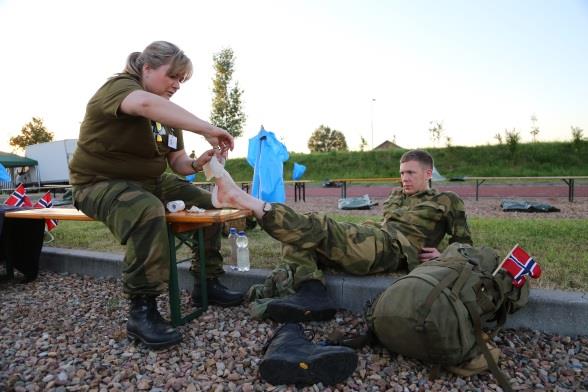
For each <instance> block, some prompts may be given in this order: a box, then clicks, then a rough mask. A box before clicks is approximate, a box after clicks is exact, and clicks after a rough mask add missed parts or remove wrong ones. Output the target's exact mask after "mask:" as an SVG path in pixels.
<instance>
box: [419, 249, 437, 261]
mask: <svg viewBox="0 0 588 392" xmlns="http://www.w3.org/2000/svg"><path fill="white" fill-rule="evenodd" d="M440 254H441V253H440V252H439V251H438V250H437V248H423V249H421V253H419V260H420V261H421V263H424V262H425V261H429V260H431V259H434V258H435V257H439V255H440Z"/></svg>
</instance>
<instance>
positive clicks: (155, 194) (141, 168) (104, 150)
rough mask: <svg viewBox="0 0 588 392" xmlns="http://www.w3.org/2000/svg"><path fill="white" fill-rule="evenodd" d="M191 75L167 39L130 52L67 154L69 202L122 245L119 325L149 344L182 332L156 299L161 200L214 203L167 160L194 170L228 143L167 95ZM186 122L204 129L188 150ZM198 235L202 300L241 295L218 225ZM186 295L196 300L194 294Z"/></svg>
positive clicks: (162, 270) (161, 262) (162, 276)
mask: <svg viewBox="0 0 588 392" xmlns="http://www.w3.org/2000/svg"><path fill="white" fill-rule="evenodd" d="M191 75H192V63H191V61H190V59H189V58H188V57H187V56H186V55H185V54H184V52H183V51H181V50H180V49H179V48H178V47H177V46H175V45H174V44H171V43H169V42H165V41H156V42H153V43H151V44H150V45H149V46H147V47H146V48H145V50H143V52H134V53H131V54H130V55H129V56H128V59H127V64H126V67H125V69H124V71H123V72H122V73H119V74H116V75H114V76H113V77H111V78H110V79H108V80H107V81H106V83H104V84H103V85H102V86H101V87H100V88H99V89H98V91H97V92H96V93H95V94H94V96H93V97H92V98H91V99H90V101H89V102H88V105H87V107H86V114H85V117H84V120H83V122H82V124H81V127H80V135H79V139H78V145H77V149H76V151H75V153H74V155H73V157H72V159H71V161H70V183H71V184H72V186H73V196H74V205H75V206H76V207H77V208H78V209H80V210H81V211H83V212H84V213H85V214H87V215H89V216H91V217H93V218H94V219H96V220H99V221H102V222H104V223H105V224H106V225H107V226H108V228H109V229H110V231H111V232H112V233H113V234H114V235H115V237H116V238H117V239H118V240H119V241H120V242H121V244H126V245H127V247H126V254H125V258H124V268H123V290H124V292H125V293H126V294H127V295H128V296H129V297H130V300H131V305H130V315H129V320H128V323H127V331H128V333H129V336H133V337H136V338H138V339H140V340H141V341H143V342H144V343H145V344H147V345H148V346H150V347H153V348H160V347H165V346H169V345H173V344H177V343H179V342H180V340H181V337H180V335H179V333H178V332H177V331H176V330H175V329H174V328H173V327H172V326H171V324H169V323H168V322H167V321H166V320H164V319H163V318H162V317H161V315H160V314H159V312H158V310H157V305H156V301H155V298H156V297H157V296H158V295H159V294H160V293H161V292H163V291H165V288H166V284H167V280H168V276H169V271H168V269H169V249H168V247H169V245H168V239H167V229H166V222H165V210H164V203H167V202H168V201H171V200H183V201H184V202H185V203H186V207H188V208H189V207H191V206H192V205H195V206H198V207H200V208H205V209H210V208H214V207H213V205H212V203H211V196H210V193H209V192H207V191H204V190H202V189H200V188H198V187H196V186H194V185H192V184H190V183H188V182H187V181H185V180H183V179H181V178H180V177H178V176H177V175H175V174H172V173H169V172H166V168H167V167H168V166H169V168H171V170H172V171H173V172H175V173H177V174H180V175H190V174H194V173H196V172H199V171H201V170H202V167H203V165H204V164H206V163H207V162H208V161H209V160H210V159H211V157H212V156H214V155H218V156H221V155H224V156H226V154H227V152H228V150H232V149H233V147H234V140H233V137H232V136H231V135H230V134H229V133H228V132H227V131H226V130H224V129H222V128H219V127H216V126H214V125H212V124H209V123H208V122H206V121H203V120H201V119H200V118H198V117H196V116H195V115H193V114H192V113H190V112H189V111H187V110H185V109H183V108H182V107H180V106H178V105H176V104H174V103H173V102H171V101H170V99H171V98H172V96H173V95H174V94H175V93H176V92H177V91H178V90H179V89H180V86H181V84H182V83H183V82H185V81H187V80H188V79H190V77H191ZM185 131H188V132H193V133H196V134H199V135H202V136H204V138H205V139H206V141H207V142H208V143H209V144H210V145H211V146H212V148H211V149H210V150H208V151H206V152H205V153H204V154H202V155H201V156H200V157H198V158H196V159H194V158H190V157H189V156H188V155H187V154H186V151H185V150H184V141H183V135H182V133H183V132H185ZM205 240H206V241H205V242H206V244H207V245H206V248H207V249H205V254H206V259H207V266H206V267H207V273H208V275H207V278H209V279H210V280H209V301H210V303H216V304H219V305H224V306H232V305H237V304H239V303H240V302H241V299H242V295H241V293H237V292H233V291H230V290H228V289H227V288H226V287H225V286H223V285H222V284H221V283H220V282H219V281H218V279H217V277H218V276H219V275H220V274H222V273H223V269H222V257H221V255H220V251H219V249H220V227H219V226H218V225H217V226H211V227H210V228H208V229H207V230H206V231H205ZM196 255H197V252H196ZM193 264H194V265H197V264H198V263H193ZM193 269H194V268H193ZM196 281H198V279H196ZM199 292H200V291H199V290H197V289H195V290H194V291H193V293H199ZM193 300H194V302H195V304H198V303H199V300H200V299H199V298H198V294H195V295H194V298H193Z"/></svg>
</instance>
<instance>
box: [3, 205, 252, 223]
mask: <svg viewBox="0 0 588 392" xmlns="http://www.w3.org/2000/svg"><path fill="white" fill-rule="evenodd" d="M250 215H251V211H249V210H232V209H228V210H207V211H204V212H201V213H193V212H186V211H180V212H168V213H167V214H165V218H166V220H167V222H169V223H208V224H212V223H222V222H226V221H230V220H234V219H239V218H244V217H247V216H250ZM4 216H5V217H6V218H17V219H58V220H71V221H92V220H94V219H92V218H90V217H89V216H87V215H86V214H84V213H83V212H81V211H78V210H76V209H75V208H35V209H31V210H20V211H7V212H6V213H5V214H4Z"/></svg>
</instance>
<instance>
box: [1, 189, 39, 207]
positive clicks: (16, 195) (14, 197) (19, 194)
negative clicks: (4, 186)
mask: <svg viewBox="0 0 588 392" xmlns="http://www.w3.org/2000/svg"><path fill="white" fill-rule="evenodd" d="M4 205H7V206H12V207H32V206H33V203H31V199H29V197H28V196H27V189H26V188H25V186H24V185H23V184H18V186H17V187H16V189H15V190H14V192H12V194H11V195H10V196H8V199H6V200H5V201H4Z"/></svg>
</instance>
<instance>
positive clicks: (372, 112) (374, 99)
mask: <svg viewBox="0 0 588 392" xmlns="http://www.w3.org/2000/svg"><path fill="white" fill-rule="evenodd" d="M375 102H376V98H372V103H371V105H370V107H371V125H372V150H373V149H374V104H375Z"/></svg>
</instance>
